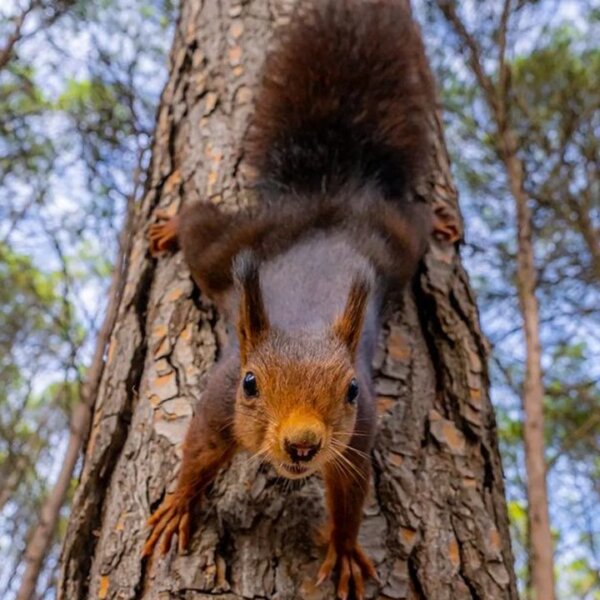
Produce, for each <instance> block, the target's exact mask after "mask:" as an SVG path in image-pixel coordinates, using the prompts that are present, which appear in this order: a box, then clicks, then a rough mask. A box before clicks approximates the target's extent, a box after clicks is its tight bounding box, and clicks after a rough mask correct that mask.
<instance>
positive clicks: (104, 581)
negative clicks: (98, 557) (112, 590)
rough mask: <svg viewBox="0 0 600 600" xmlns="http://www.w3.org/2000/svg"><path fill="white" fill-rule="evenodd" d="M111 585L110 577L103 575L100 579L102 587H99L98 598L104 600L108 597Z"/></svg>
mask: <svg viewBox="0 0 600 600" xmlns="http://www.w3.org/2000/svg"><path fill="white" fill-rule="evenodd" d="M109 585H110V579H109V577H108V575H102V577H100V585H99V586H98V598H100V600H104V598H106V597H107V596H108V587H109Z"/></svg>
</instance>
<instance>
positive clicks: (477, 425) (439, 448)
mask: <svg viewBox="0 0 600 600" xmlns="http://www.w3.org/2000/svg"><path fill="white" fill-rule="evenodd" d="M292 4H293V2H289V0H270V1H267V0H249V1H247V2H244V3H239V0H205V1H204V2H197V1H194V0H184V1H183V2H182V14H181V18H180V20H179V22H178V25H177V28H176V34H175V41H174V47H173V51H172V56H171V74H170V79H169V82H168V84H167V86H166V89H165V91H164V93H163V97H162V101H161V105H160V108H159V113H158V123H157V130H156V139H155V144H154V148H153V160H152V164H151V167H150V174H149V183H148V187H147V190H146V194H145V197H144V199H143V202H142V205H141V208H140V211H139V214H138V222H137V225H136V227H135V229H134V234H133V235H134V237H133V241H132V250H131V254H130V257H129V268H128V273H127V276H126V278H127V279H126V285H125V289H124V293H123V297H122V300H121V302H120V306H119V312H118V317H117V321H116V325H115V327H114V330H113V333H112V336H111V342H110V348H109V352H108V355H107V363H106V366H105V369H104V374H103V377H102V382H101V385H100V389H99V393H98V397H97V401H96V407H95V413H94V418H93V425H92V430H91V435H90V439H89V442H88V445H87V451H86V457H85V466H84V469H83V473H82V477H81V482H80V485H79V488H78V492H77V494H76V498H75V502H74V505H73V511H72V515H71V519H70V523H69V528H68V532H67V537H66V541H65V546H64V549H63V556H62V561H63V567H62V576H61V581H60V584H59V597H60V598H63V599H65V600H83V599H84V598H100V599H104V598H119V599H126V598H144V599H159V598H160V599H163V598H186V599H192V598H193V599H201V598H205V599H209V598H212V599H214V598H221V599H223V600H224V599H231V600H233V599H237V598H273V599H275V598H277V599H280V600H284V599H294V598H302V599H305V600H309V599H310V600H316V599H325V598H332V597H333V585H332V583H330V582H327V583H326V584H323V585H322V586H321V587H319V588H317V587H315V579H316V574H317V569H318V566H319V563H320V560H321V559H322V548H320V547H319V546H317V545H315V543H314V535H313V530H314V529H315V528H317V527H318V525H319V524H320V523H322V522H323V520H324V517H325V513H324V506H323V489H322V482H321V481H319V480H318V479H317V478H310V479H309V480H307V481H304V482H302V483H299V484H294V485H290V484H289V483H286V482H282V481H281V480H280V479H278V478H277V477H276V476H275V474H274V472H273V471H271V470H270V468H265V467H260V466H258V465H256V464H255V463H254V462H251V461H249V460H248V457H247V456H244V455H240V456H238V457H237V458H236V459H235V460H234V462H233V465H232V466H231V467H230V468H229V469H228V470H227V471H225V472H223V473H222V474H221V475H220V477H219V478H218V480H217V481H216V483H215V485H214V487H213V490H212V492H211V493H210V495H209V498H208V500H207V501H206V502H205V503H204V504H203V506H202V507H201V510H200V511H199V513H198V515H197V517H196V519H195V522H194V525H195V528H194V531H195V533H194V536H193V539H192V543H191V550H190V552H189V553H188V554H187V555H185V556H177V555H176V554H175V553H174V552H173V551H172V552H171V554H169V555H168V556H167V557H166V558H154V559H152V560H149V561H146V562H143V561H142V560H141V559H140V554H141V549H142V546H143V544H144V542H145V540H146V537H147V533H148V530H147V528H146V525H145V522H146V519H147V518H148V516H149V515H150V512H151V510H152V509H153V508H154V507H156V506H157V505H158V503H159V502H160V500H161V498H162V497H163V495H164V493H165V489H172V488H173V486H174V484H175V481H176V471H177V467H178V464H179V460H180V456H181V442H182V440H183V436H184V434H185V431H186V427H187V424H188V422H189V418H190V415H191V413H192V407H193V405H194V402H195V401H196V400H197V399H198V397H199V395H200V394H201V391H202V386H203V384H204V382H205V377H206V372H207V369H208V368H209V367H210V365H211V364H212V363H213V362H214V360H215V359H216V358H217V357H218V355H219V349H220V339H221V335H220V331H222V322H221V320H220V319H219V317H218V315H216V314H215V311H214V309H213V307H212V306H211V305H210V304H209V303H208V301H207V300H206V299H205V298H203V297H202V296H201V295H200V294H199V292H198V290H197V289H196V288H195V287H194V286H193V285H192V282H191V280H190V277H189V273H188V271H187V269H186V267H185V265H184V262H183V259H182V257H181V255H180V254H175V255H173V256H169V257H166V258H161V259H160V260H159V261H155V260H152V259H151V258H150V257H149V255H148V245H147V243H146V239H145V230H146V228H147V226H148V224H149V223H150V222H151V220H152V213H153V210H154V209H155V208H156V207H158V206H160V207H162V208H168V209H169V210H170V211H172V212H173V213H174V212H176V211H177V210H178V209H179V207H180V205H181V203H182V202H184V201H185V202H186V203H188V202H195V201H198V200H200V199H202V200H205V201H206V200H211V201H213V202H215V203H219V204H224V205H227V206H229V207H232V208H234V207H235V206H239V205H241V204H243V203H245V202H247V201H248V196H247V195H246V193H245V192H244V191H243V190H244V167H243V162H242V159H243V157H242V156H241V154H240V151H239V148H240V141H241V139H242V138H243V135H244V131H245V127H246V122H247V117H248V115H249V113H250V111H251V108H252V90H253V89H254V85H255V82H256V81H257V75H258V72H259V69H260V66H261V64H262V60H263V58H264V54H265V50H266V47H267V42H268V40H269V38H270V36H271V34H272V31H273V29H274V27H276V26H277V25H279V24H280V23H283V22H285V20H286V19H288V18H289V15H290V10H291V5H292ZM431 127H432V130H433V134H434V136H435V137H436V139H437V145H436V155H435V170H434V171H433V172H432V173H431V177H430V181H429V185H427V186H424V189H422V190H419V191H418V192H419V193H420V194H421V195H423V196H425V197H426V199H427V201H429V202H431V203H432V204H434V205H435V206H436V207H438V208H441V210H439V211H438V212H440V214H445V215H446V216H447V215H450V218H452V215H456V214H457V206H456V192H455V190H454V187H453V185H452V182H451V179H450V173H449V165H448V158H447V155H446V151H445V148H444V145H443V141H442V136H441V125H440V119H439V115H436V114H432V115H431ZM455 220H456V217H455ZM399 260H401V257H399ZM375 369H376V384H377V385H376V388H377V391H378V394H379V403H378V407H379V415H380V423H379V434H378V438H377V442H376V447H375V450H374V452H373V464H374V482H373V483H374V486H373V493H372V496H371V499H370V501H369V502H368V505H367V507H366V509H365V518H364V521H363V525H362V529H361V542H362V544H363V547H364V548H365V550H366V551H367V552H368V553H369V555H370V556H371V557H372V558H373V559H374V561H375V563H376V565H377V569H378V572H379V577H380V580H381V583H380V584H379V585H377V584H375V583H373V582H371V583H370V584H369V586H370V587H369V588H368V590H367V591H368V597H369V598H414V599H423V598H430V599H435V600H444V599H450V598H461V599H462V598H485V599H486V600H488V599H489V600H491V599H496V598H509V599H515V598H517V592H516V586H515V579H514V573H513V567H512V554H511V549H510V542H509V533H508V522H507V516H506V507H505V501H504V490H503V481H502V469H501V465H500V458H499V454H498V448H497V440H496V431H495V422H494V415H493V411H492V407H491V404H490V400H489V394H488V387H489V382H488V374H487V367H486V345H485V341H484V339H483V337H482V335H481V332H480V329H479V324H478V315H477V309H476V306H475V303H474V299H473V295H472V292H471V290H470V287H469V285H468V281H467V277H466V274H465V272H464V270H463V268H462V266H461V263H460V260H459V256H458V254H457V251H456V249H455V247H454V246H453V245H451V244H449V243H446V242H444V241H443V240H439V241H434V243H433V245H432V248H431V251H430V252H429V253H428V255H427V257H426V259H425V261H424V265H423V268H422V270H421V272H420V274H419V277H418V279H417V281H416V282H415V285H414V289H413V290H410V291H408V292H407V293H406V294H405V298H404V301H403V303H402V306H399V307H398V310H397V311H396V314H395V317H394V318H393V319H392V320H391V321H390V322H389V323H388V324H387V325H386V327H385V328H384V334H383V335H382V339H381V346H380V351H379V352H378V356H377V359H376V364H375Z"/></svg>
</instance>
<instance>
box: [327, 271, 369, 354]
mask: <svg viewBox="0 0 600 600" xmlns="http://www.w3.org/2000/svg"><path fill="white" fill-rule="evenodd" d="M372 280H373V277H372V274H371V273H370V272H367V271H365V272H361V273H358V274H357V275H355V277H354V279H353V280H352V285H351V286H350V293H349V294H348V300H347V302H346V308H345V309H344V313H343V315H342V316H341V317H338V318H337V319H336V321H335V323H334V325H333V333H334V335H336V336H337V337H338V338H340V339H341V340H342V342H344V344H345V345H346V346H347V347H348V350H350V355H351V356H352V359H353V360H354V358H355V356H356V351H357V349H358V343H359V341H360V335H361V333H362V328H363V323H364V320H365V313H366V310H367V301H368V300H369V294H370V292H371V287H372Z"/></svg>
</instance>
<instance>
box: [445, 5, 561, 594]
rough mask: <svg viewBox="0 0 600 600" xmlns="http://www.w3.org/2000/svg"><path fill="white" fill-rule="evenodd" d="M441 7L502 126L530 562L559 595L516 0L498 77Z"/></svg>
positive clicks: (537, 580)
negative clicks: (509, 44) (517, 65)
mask: <svg viewBox="0 0 600 600" xmlns="http://www.w3.org/2000/svg"><path fill="white" fill-rule="evenodd" d="M437 4H438V6H439V7H440V10H441V11H442V13H443V14H444V17H445V18H446V19H447V21H448V23H449V24H450V25H451V26H452V28H453V29H454V32H455V33H456V34H457V36H458V38H459V42H460V45H461V46H462V49H463V50H464V51H465V53H466V55H467V61H468V64H469V66H470V68H471V70H472V71H473V75H474V77H475V79H476V81H477V83H478V85H479V87H480V88H481V91H482V94H483V97H484V99H485V101H486V103H487V106H488V109H489V111H490V114H491V115H492V118H493V119H494V124H495V126H496V129H497V151H498V154H499V156H500V158H501V160H502V162H503V163H504V167H505V169H506V175H507V179H508V184H509V189H510V193H511V195H512V197H513V200H514V202H515V208H516V214H517V223H516V228H517V292H518V296H519V307H520V311H521V316H522V318H523V330H524V336H525V345H526V359H525V361H526V364H525V381H524V385H523V392H522V402H523V409H524V413H525V422H524V429H523V440H524V445H525V466H526V470H527V497H528V520H529V523H528V531H529V533H530V536H531V539H530V548H531V554H530V556H529V564H530V569H531V582H532V588H533V589H532V592H533V596H534V599H535V600H554V572H553V564H554V561H553V545H552V535H551V531H550V518H549V512H548V496H547V490H546V459H545V454H544V447H545V443H544V413H543V400H544V383H543V378H542V358H541V344H540V318H539V306H538V301H537V298H536V286H537V271H536V268H535V260H534V250H533V232H532V215H531V208H530V206H529V204H528V202H529V198H528V197H527V194H526V193H525V188H524V185H523V184H524V181H523V177H524V171H523V164H522V162H521V160H520V159H519V158H518V156H517V146H516V142H515V136H514V134H513V132H512V131H511V128H510V126H509V106H508V102H509V99H508V98H509V94H508V91H509V86H510V76H509V72H508V68H507V65H506V39H507V33H508V22H509V20H510V17H511V11H512V10H513V8H512V2H511V0H504V4H503V11H502V16H501V18H500V22H499V25H498V54H499V57H498V76H497V81H495V80H493V79H492V78H491V77H490V76H489V75H487V74H486V72H485V68H484V64H483V62H482V58H481V57H482V52H481V48H480V46H479V44H478V42H477V40H476V39H475V38H474V37H473V35H471V34H470V33H469V31H468V30H467V28H466V26H465V24H464V23H463V21H462V20H461V18H460V17H459V15H458V12H457V3H456V1H455V0H437Z"/></svg>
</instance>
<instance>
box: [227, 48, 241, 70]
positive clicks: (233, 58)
mask: <svg viewBox="0 0 600 600" xmlns="http://www.w3.org/2000/svg"><path fill="white" fill-rule="evenodd" d="M228 56H229V64H230V65H231V66H232V67H235V66H237V65H239V64H240V62H241V61H242V48H241V47H240V46H234V47H233V48H230V49H229V52H228Z"/></svg>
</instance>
